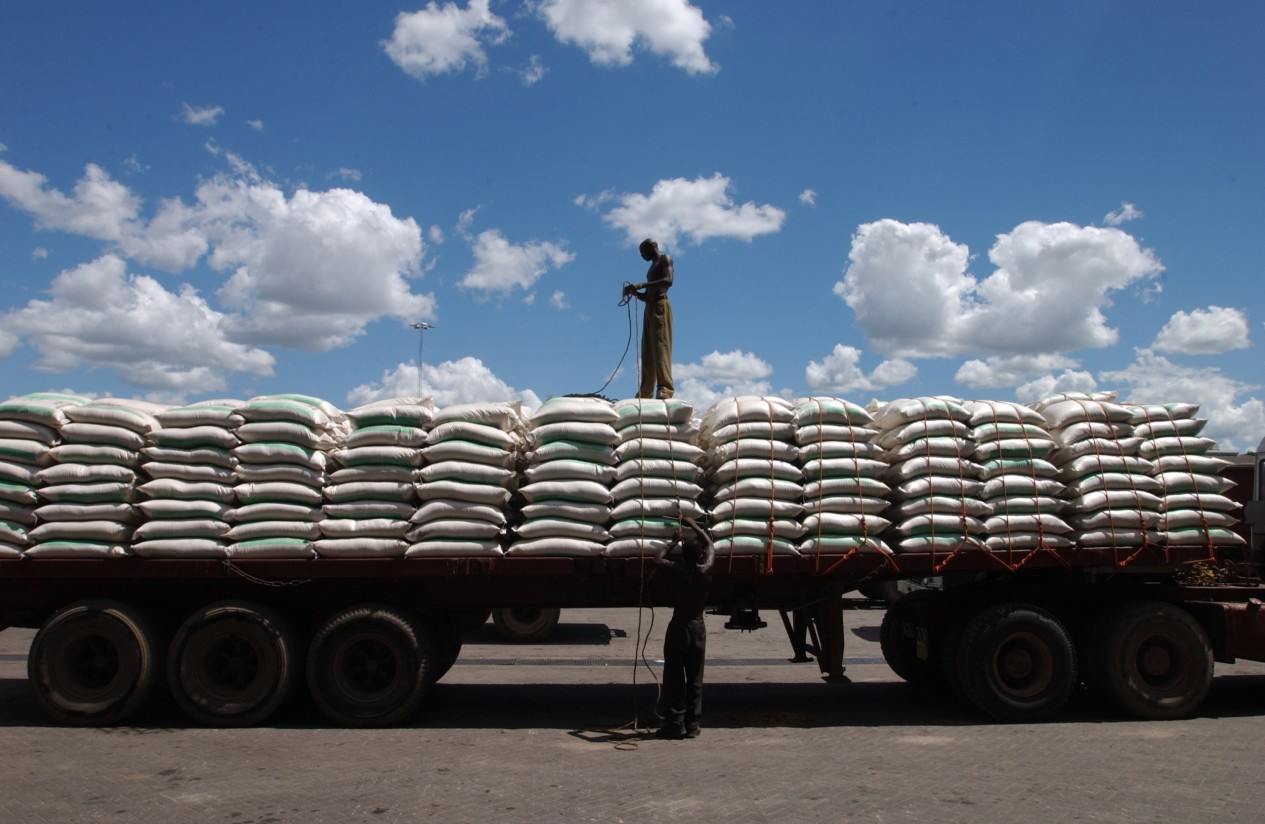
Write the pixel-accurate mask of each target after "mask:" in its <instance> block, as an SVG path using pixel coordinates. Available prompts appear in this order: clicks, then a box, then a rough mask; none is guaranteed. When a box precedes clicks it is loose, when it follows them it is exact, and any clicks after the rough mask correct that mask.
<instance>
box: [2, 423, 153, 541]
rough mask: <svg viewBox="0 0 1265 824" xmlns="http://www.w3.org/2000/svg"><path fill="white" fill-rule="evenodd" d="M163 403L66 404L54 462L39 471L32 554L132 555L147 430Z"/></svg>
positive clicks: (52, 451) (150, 428) (50, 454)
mask: <svg viewBox="0 0 1265 824" xmlns="http://www.w3.org/2000/svg"><path fill="white" fill-rule="evenodd" d="M158 408H161V407H157V406H155V405H153V404H146V403H144V402H143V401H125V400H116V399H113V398H103V399H99V400H95V401H92V402H91V403H86V404H78V405H68V406H66V407H64V408H63V409H62V413H63V414H64V415H65V417H66V422H65V423H64V424H62V426H61V429H60V431H59V434H60V436H61V444H60V445H58V446H55V447H53V448H52V449H51V450H50V452H49V456H50V457H51V458H52V461H51V462H50V464H49V465H48V466H47V467H45V468H44V469H42V470H40V474H39V496H40V500H41V501H42V502H44V505H43V506H41V507H40V508H39V509H38V510H36V517H37V518H38V519H39V525H38V526H36V527H35V529H33V530H31V533H30V539H31V543H32V546H31V548H30V549H29V550H27V554H28V555H31V556H33V557H39V556H43V557H71V556H83V555H100V556H114V555H126V554H128V552H129V550H128V547H129V546H130V545H131V543H132V532H133V530H134V529H135V527H136V522H137V520H138V513H137V511H136V508H135V506H134V503H135V501H136V488H137V479H138V474H137V470H138V468H139V467H140V465H141V459H142V456H141V450H142V449H143V448H144V446H145V436H146V434H147V433H148V432H149V431H151V430H153V429H156V428H157V426H158V424H157V422H156V421H155V420H154V418H153V417H152V416H151V415H150V413H151V412H153V411H156V410H157V409H158Z"/></svg>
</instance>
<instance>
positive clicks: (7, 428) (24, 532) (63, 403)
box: [0, 393, 86, 558]
mask: <svg viewBox="0 0 1265 824" xmlns="http://www.w3.org/2000/svg"><path fill="white" fill-rule="evenodd" d="M85 402H86V399H85V398H80V397H76V396H74V395H59V394H53V393H32V394H29V395H23V396H22V397H18V398H12V399H10V400H8V401H5V402H4V403H3V404H0V558H13V557H18V556H20V555H21V554H22V552H23V551H24V550H27V549H28V547H29V546H30V544H31V532H32V531H33V530H34V529H35V528H36V526H35V524H36V522H37V515H36V512H37V511H38V508H39V496H38V495H37V493H36V489H37V488H38V486H39V485H40V477H39V475H40V472H41V470H42V468H43V467H46V466H48V465H49V464H50V463H51V462H52V460H53V456H52V450H53V449H54V448H55V447H56V446H57V444H58V442H59V441H60V434H59V432H60V430H61V427H62V426H63V425H64V424H65V423H66V421H67V418H66V414H65V409H66V408H67V407H70V406H77V405H79V404H82V403H85ZM58 506H60V505H58ZM54 548H55V544H54V543H53V542H49V545H48V546H46V547H45V548H44V549H43V553H44V554H45V555H48V554H56V553H55V551H54Z"/></svg>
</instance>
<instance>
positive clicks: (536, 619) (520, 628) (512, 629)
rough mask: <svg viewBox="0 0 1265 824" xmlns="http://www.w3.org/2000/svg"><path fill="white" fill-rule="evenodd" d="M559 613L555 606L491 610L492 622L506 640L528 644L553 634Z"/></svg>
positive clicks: (560, 613) (560, 612)
mask: <svg viewBox="0 0 1265 824" xmlns="http://www.w3.org/2000/svg"><path fill="white" fill-rule="evenodd" d="M561 615H562V610H560V609H558V608H556V607H505V608H502V609H494V610H492V623H494V624H496V631H497V632H499V633H500V634H501V637H502V638H504V639H505V640H506V641H510V642H512V643H515V644H529V643H532V642H538V641H543V640H545V639H546V638H548V637H549V636H550V635H553V631H554V628H555V627H557V626H558V618H559V617H560V616H561Z"/></svg>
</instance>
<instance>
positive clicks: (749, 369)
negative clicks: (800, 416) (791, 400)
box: [672, 349, 790, 411]
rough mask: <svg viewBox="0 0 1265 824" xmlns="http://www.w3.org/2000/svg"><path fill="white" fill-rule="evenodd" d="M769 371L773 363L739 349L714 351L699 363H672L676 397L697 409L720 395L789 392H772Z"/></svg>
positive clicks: (770, 371) (786, 393) (716, 399)
mask: <svg viewBox="0 0 1265 824" xmlns="http://www.w3.org/2000/svg"><path fill="white" fill-rule="evenodd" d="M772 374H773V367H772V366H770V365H769V363H768V362H767V361H765V360H764V359H762V358H760V357H758V356H757V355H755V354H754V353H752V352H744V351H742V350H740V349H735V350H733V351H730V352H719V351H713V352H710V353H708V354H706V355H704V356H703V358H702V360H701V361H700V362H698V363H686V364H682V363H674V364H673V365H672V377H673V379H674V382H675V383H676V397H678V398H681V399H683V400H685V401H688V402H689V403H691V404H693V405H694V408H695V409H698V410H700V411H701V410H705V409H707V408H708V407H709V406H711V405H712V404H714V403H715V402H716V401H718V400H720V399H721V398H725V397H733V396H735V395H773V394H781V395H789V394H790V393H789V392H788V391H782V392H780V393H775V392H774V390H773V386H772V384H771V383H769V381H768V380H767V378H768V377H769V376H770V375H772Z"/></svg>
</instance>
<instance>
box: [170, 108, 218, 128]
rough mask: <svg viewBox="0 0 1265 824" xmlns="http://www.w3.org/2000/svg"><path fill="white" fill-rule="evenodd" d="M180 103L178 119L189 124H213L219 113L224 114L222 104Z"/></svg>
mask: <svg viewBox="0 0 1265 824" xmlns="http://www.w3.org/2000/svg"><path fill="white" fill-rule="evenodd" d="M180 105H181V106H182V111H181V113H180V119H181V121H183V122H184V123H186V124H188V125H190V126H214V125H215V124H216V122H217V121H219V119H220V115H222V114H224V107H223V106H190V105H189V104H188V103H182V104H180Z"/></svg>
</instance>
